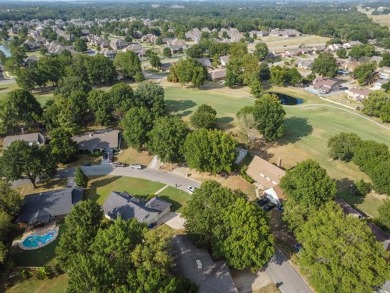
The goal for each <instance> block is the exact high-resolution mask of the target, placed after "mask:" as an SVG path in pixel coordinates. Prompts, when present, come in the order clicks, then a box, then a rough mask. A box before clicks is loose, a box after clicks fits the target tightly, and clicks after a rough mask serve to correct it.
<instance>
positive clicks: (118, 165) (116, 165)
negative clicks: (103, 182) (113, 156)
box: [112, 162, 126, 168]
mask: <svg viewBox="0 0 390 293" xmlns="http://www.w3.org/2000/svg"><path fill="white" fill-rule="evenodd" d="M112 166H113V167H114V168H116V167H126V164H124V163H121V162H116V163H113V164H112Z"/></svg>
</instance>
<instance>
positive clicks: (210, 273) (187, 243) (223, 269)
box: [172, 235, 238, 293]
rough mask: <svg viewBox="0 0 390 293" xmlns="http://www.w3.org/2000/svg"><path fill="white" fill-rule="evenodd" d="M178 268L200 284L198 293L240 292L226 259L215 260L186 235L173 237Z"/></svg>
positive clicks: (178, 270)
mask: <svg viewBox="0 0 390 293" xmlns="http://www.w3.org/2000/svg"><path fill="white" fill-rule="evenodd" d="M172 248H173V254H174V260H175V263H176V270H177V273H178V274H181V275H183V276H184V277H186V278H187V279H189V280H191V281H192V282H194V283H195V284H196V285H197V286H198V293H219V292H221V293H222V292H223V293H238V290H237V287H236V285H235V284H234V280H233V278H232V276H231V274H230V270H229V268H228V266H227V265H226V263H225V262H224V261H219V262H216V263H215V262H214V261H213V259H212V258H211V256H210V254H209V253H208V252H207V250H206V249H200V248H197V247H196V246H195V245H194V244H193V243H192V242H191V240H190V239H188V237H187V236H186V235H176V236H174V237H173V238H172Z"/></svg>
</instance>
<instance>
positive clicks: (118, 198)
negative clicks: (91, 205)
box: [103, 191, 171, 225]
mask: <svg viewBox="0 0 390 293" xmlns="http://www.w3.org/2000/svg"><path fill="white" fill-rule="evenodd" d="M170 210H171V204H170V203H169V202H166V201H164V200H162V199H161V198H159V197H157V196H155V197H153V198H152V199H150V200H149V201H147V202H144V201H143V200H142V199H139V198H137V197H134V196H131V195H130V194H128V193H127V192H117V191H112V192H111V193H110V195H109V196H108V198H107V200H106V201H105V202H104V204H103V211H104V215H105V217H106V218H107V219H109V220H112V221H114V220H116V219H117V218H118V217H121V218H122V219H124V220H128V219H133V218H134V219H136V220H137V221H138V222H140V223H146V224H147V225H150V224H153V223H155V222H157V221H158V220H159V219H160V218H161V217H162V216H164V215H166V214H168V213H169V212H170Z"/></svg>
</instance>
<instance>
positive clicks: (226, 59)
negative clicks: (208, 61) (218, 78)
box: [219, 55, 230, 66]
mask: <svg viewBox="0 0 390 293" xmlns="http://www.w3.org/2000/svg"><path fill="white" fill-rule="evenodd" d="M229 59H230V57H229V55H225V56H221V57H219V62H221V65H222V66H226V65H227V64H228V63H229Z"/></svg>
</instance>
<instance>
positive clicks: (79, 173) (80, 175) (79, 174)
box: [74, 167, 88, 187]
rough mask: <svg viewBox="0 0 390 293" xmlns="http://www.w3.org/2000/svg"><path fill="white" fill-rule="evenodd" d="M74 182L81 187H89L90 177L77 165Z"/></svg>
mask: <svg viewBox="0 0 390 293" xmlns="http://www.w3.org/2000/svg"><path fill="white" fill-rule="evenodd" d="M74 182H75V183H76V184H77V186H81V187H87V185H88V177H87V175H85V173H84V171H83V170H82V169H81V168H80V167H77V168H76V171H75V172H74Z"/></svg>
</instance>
